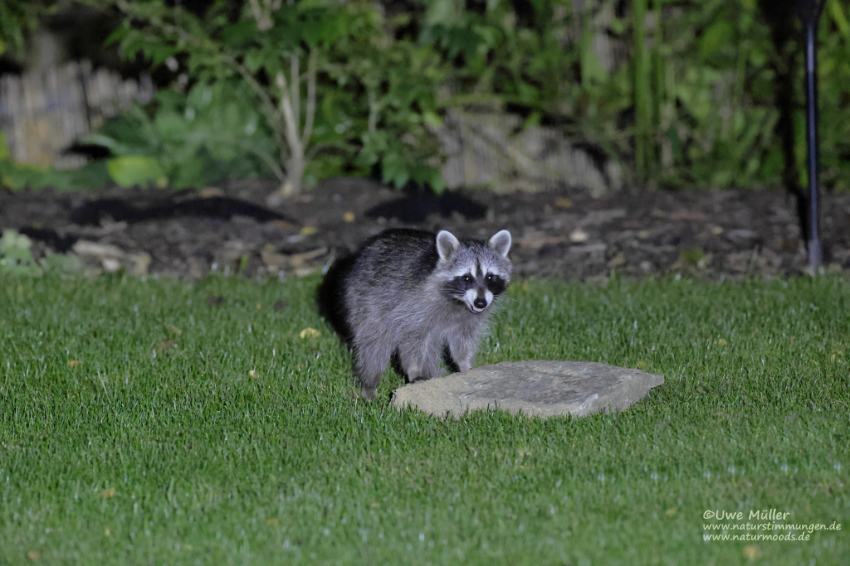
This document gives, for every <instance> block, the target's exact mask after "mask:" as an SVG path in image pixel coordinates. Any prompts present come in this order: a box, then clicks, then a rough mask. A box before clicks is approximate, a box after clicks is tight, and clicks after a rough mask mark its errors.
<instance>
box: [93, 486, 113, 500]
mask: <svg viewBox="0 0 850 566" xmlns="http://www.w3.org/2000/svg"><path fill="white" fill-rule="evenodd" d="M97 496H98V497H100V498H102V499H109V498H110V497H115V488H114V487H107V488H106V489H104V490H102V491H101V492H100V493H98V494H97Z"/></svg>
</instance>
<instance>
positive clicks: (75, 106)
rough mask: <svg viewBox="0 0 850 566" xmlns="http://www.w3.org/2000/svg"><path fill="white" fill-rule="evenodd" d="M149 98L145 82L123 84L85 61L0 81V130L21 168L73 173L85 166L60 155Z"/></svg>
mask: <svg viewBox="0 0 850 566" xmlns="http://www.w3.org/2000/svg"><path fill="white" fill-rule="evenodd" d="M153 94H154V87H153V82H152V81H151V78H150V77H149V76H147V75H143V76H142V77H141V78H140V79H139V80H124V79H122V78H121V76H120V75H118V73H114V72H112V71H109V70H107V69H93V68H92V65H91V63H90V62H88V61H83V62H81V63H77V62H74V61H72V62H70V63H66V64H64V65H61V66H58V67H53V68H49V69H47V70H45V71H35V72H30V73H26V74H24V75H22V76H20V77H16V76H13V75H9V76H5V77H2V78H0V129H1V130H2V132H3V134H4V135H5V137H6V144H7V146H8V148H9V153H10V155H11V157H12V158H13V159H14V160H16V161H18V162H20V163H24V164H27V165H35V166H40V167H47V166H53V167H56V168H57V169H73V168H76V167H79V166H81V165H83V164H84V163H85V158H84V157H82V156H78V155H63V152H64V151H65V150H66V149H67V148H68V147H69V146H71V144H73V143H74V142H75V141H76V140H78V139H79V138H81V137H82V136H84V135H86V134H87V133H89V131H90V130H91V128H97V127H98V126H100V125H102V124H103V122H104V121H105V120H106V119H108V118H111V117H113V116H115V115H116V114H118V113H119V112H121V111H122V110H124V109H126V108H127V107H129V106H130V105H131V104H132V103H133V102H141V103H145V102H148V101H150V99H151V98H152V97H153Z"/></svg>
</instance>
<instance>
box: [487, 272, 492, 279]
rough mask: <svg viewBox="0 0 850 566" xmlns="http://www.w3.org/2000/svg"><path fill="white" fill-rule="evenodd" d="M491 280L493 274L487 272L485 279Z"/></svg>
mask: <svg viewBox="0 0 850 566" xmlns="http://www.w3.org/2000/svg"><path fill="white" fill-rule="evenodd" d="M492 280H493V276H492V275H490V274H489V273H488V274H487V281H492Z"/></svg>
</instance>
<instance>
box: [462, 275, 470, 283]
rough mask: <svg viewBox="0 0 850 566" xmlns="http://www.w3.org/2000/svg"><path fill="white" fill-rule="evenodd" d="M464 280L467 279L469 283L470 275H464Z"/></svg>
mask: <svg viewBox="0 0 850 566" xmlns="http://www.w3.org/2000/svg"><path fill="white" fill-rule="evenodd" d="M463 280H464V281H466V282H467V283H469V275H464V276H463Z"/></svg>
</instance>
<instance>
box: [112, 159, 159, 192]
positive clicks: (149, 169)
mask: <svg viewBox="0 0 850 566" xmlns="http://www.w3.org/2000/svg"><path fill="white" fill-rule="evenodd" d="M106 169H107V171H109V176H110V177H111V178H112V180H113V181H115V182H116V183H118V184H119V185H121V186H122V187H132V186H135V185H141V186H147V185H149V184H150V183H156V184H163V180H164V179H165V173H164V172H163V170H162V167H161V166H160V164H159V161H157V159H156V158H154V157H148V156H146V155H121V156H119V157H113V158H112V159H109V160H107V162H106Z"/></svg>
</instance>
